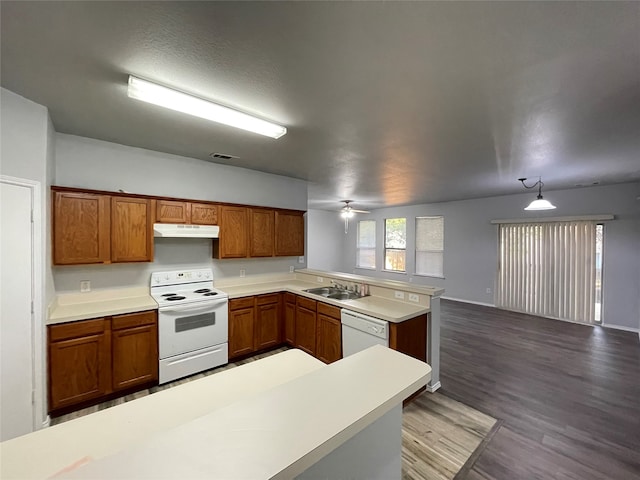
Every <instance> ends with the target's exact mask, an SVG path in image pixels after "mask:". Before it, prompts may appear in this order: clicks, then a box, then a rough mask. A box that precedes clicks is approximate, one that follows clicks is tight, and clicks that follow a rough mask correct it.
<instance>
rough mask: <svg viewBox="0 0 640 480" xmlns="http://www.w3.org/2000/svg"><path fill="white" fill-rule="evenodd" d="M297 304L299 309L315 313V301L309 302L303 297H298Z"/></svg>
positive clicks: (309, 300)
mask: <svg viewBox="0 0 640 480" xmlns="http://www.w3.org/2000/svg"><path fill="white" fill-rule="evenodd" d="M297 303H298V306H299V307H303V308H306V309H308V310H312V311H314V312H315V311H316V303H318V302H316V301H315V300H311V299H309V298H305V297H298V299H297Z"/></svg>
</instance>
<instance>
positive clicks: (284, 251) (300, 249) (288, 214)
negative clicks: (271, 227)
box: [275, 210, 304, 256]
mask: <svg viewBox="0 0 640 480" xmlns="http://www.w3.org/2000/svg"><path fill="white" fill-rule="evenodd" d="M275 232H276V233H275V254H276V256H300V255H304V212H300V211H294V210H291V211H289V210H276V212H275Z"/></svg>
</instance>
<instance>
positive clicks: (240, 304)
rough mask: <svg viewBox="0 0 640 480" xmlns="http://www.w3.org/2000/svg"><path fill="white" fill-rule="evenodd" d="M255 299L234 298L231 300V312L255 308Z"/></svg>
mask: <svg viewBox="0 0 640 480" xmlns="http://www.w3.org/2000/svg"><path fill="white" fill-rule="evenodd" d="M253 302H254V299H253V297H242V298H234V299H231V300H229V310H240V309H241V308H251V307H253Z"/></svg>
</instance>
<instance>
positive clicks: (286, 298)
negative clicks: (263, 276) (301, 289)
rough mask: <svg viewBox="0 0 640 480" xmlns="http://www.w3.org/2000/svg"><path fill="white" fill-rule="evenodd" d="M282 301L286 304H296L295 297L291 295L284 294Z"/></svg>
mask: <svg viewBox="0 0 640 480" xmlns="http://www.w3.org/2000/svg"><path fill="white" fill-rule="evenodd" d="M284 301H285V302H286V303H296V296H295V295H294V294H293V293H285V294H284Z"/></svg>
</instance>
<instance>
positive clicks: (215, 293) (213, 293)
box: [203, 292, 218, 297]
mask: <svg viewBox="0 0 640 480" xmlns="http://www.w3.org/2000/svg"><path fill="white" fill-rule="evenodd" d="M217 294H218V292H208V293H205V294H204V295H203V297H210V296H211V295H217Z"/></svg>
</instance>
